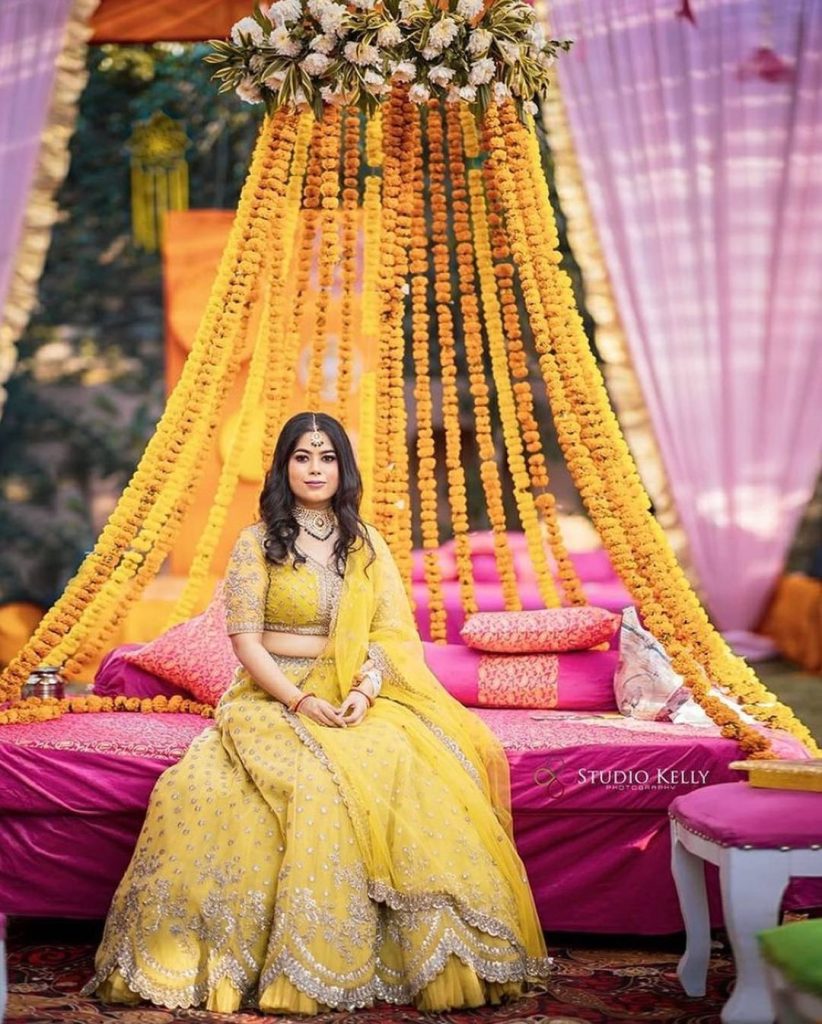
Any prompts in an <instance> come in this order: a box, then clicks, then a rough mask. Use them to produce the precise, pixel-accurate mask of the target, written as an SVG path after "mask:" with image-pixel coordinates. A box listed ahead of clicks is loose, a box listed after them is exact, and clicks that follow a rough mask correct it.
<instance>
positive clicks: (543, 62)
mask: <svg viewBox="0 0 822 1024" xmlns="http://www.w3.org/2000/svg"><path fill="white" fill-rule="evenodd" d="M537 63H538V64H539V66H540V67H541V68H550V67H551V66H552V65H553V64H555V63H556V57H555V56H554V55H553V53H546V52H545V51H544V50H543V52H542V53H540V55H539V56H538V57H537Z"/></svg>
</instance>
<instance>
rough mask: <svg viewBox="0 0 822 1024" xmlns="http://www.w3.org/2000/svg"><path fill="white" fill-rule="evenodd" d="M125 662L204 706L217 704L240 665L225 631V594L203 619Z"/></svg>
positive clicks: (171, 631) (169, 632) (174, 631)
mask: <svg viewBox="0 0 822 1024" xmlns="http://www.w3.org/2000/svg"><path fill="white" fill-rule="evenodd" d="M125 660H126V661H129V662H131V663H132V664H133V665H137V666H139V667H140V668H142V669H145V671H146V672H151V673H152V674H153V675H155V676H160V677H161V678H162V679H166V680H168V682H170V683H174V685H175V686H179V687H182V689H184V690H187V691H188V692H189V693H190V694H191V695H192V696H193V697H194V698H195V699H196V700H199V701H201V702H202V703H203V704H216V703H217V701H218V700H219V699H220V697H222V695H223V693H224V692H225V691H226V690H227V689H228V687H229V686H230V685H231V681H232V679H233V677H234V671H235V669H236V668H237V666H238V665H239V662H238V661H237V659H236V658H235V657H234V649H233V648H232V646H231V641H230V640H229V638H228V634H227V633H226V630H225V603H224V601H223V597H222V593H218V594H217V596H216V597H215V598H214V600H213V601H212V602H211V604H210V605H209V606H208V608H206V610H205V611H204V612H203V613H202V614H201V615H196V616H195V617H194V618H193V619H188V620H187V621H186V622H181V623H180V624H179V625H178V626H172V627H171V629H168V630H166V632H165V633H161V634H160V636H158V637H157V639H156V640H152V641H151V643H149V644H146V645H145V646H144V647H141V648H140V649H139V650H138V651H132V652H130V653H129V654H126V655H125Z"/></svg>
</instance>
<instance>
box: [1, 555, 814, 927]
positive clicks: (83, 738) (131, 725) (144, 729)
mask: <svg viewBox="0 0 822 1024" xmlns="http://www.w3.org/2000/svg"><path fill="white" fill-rule="evenodd" d="M513 540H514V547H515V560H516V562H517V573H518V585H519V590H520V594H521V597H522V602H523V607H524V608H539V607H542V602H541V600H540V596H539V593H538V591H537V588H536V585H535V584H534V582H533V580H532V579H529V569H530V566H529V563H528V560H527V557H525V556H524V555H523V540H522V538H521V537H519V538H517V537H516V536H515V537H514V538H513ZM449 554H452V552H449V548H448V545H444V548H443V558H444V560H445V561H446V563H447V560H448V557H449ZM574 558H575V561H576V562H577V567H578V569H579V571H580V576H581V577H582V578H583V579H584V580H585V585H586V592H587V594H588V597H589V600H590V601H591V603H592V604H595V605H599V606H600V607H606V608H609V609H610V610H613V611H619V610H620V609H622V608H624V607H625V606H626V605H628V604H629V603H630V598H629V596H628V594H627V592H626V591H625V590H624V588H623V587H622V585H621V584H620V583H619V581H618V580H617V579H616V577H615V575H614V573H613V570H612V569H611V567H610V564H609V563H608V560H607V557H605V555H604V552H601V551H600V552H590V553H585V554H581V555H580V554H577V555H574ZM418 561H419V560H418ZM473 561H474V566H473V568H474V575H475V578H476V579H477V585H476V593H477V599H478V604H479V606H480V609H481V610H488V611H491V610H497V609H500V608H502V599H501V594H500V588H499V580H498V577H497V574H496V568H495V565H494V562H493V556H492V554H491V552H490V550H489V547H488V543H487V537H486V538H482V537H479V538H478V539H477V543H476V544H475V549H474V558H473ZM452 568H453V566H452ZM446 569H447V564H446ZM421 575H422V573H421V564H418V565H417V566H416V572H415V576H416V582H415V584H414V596H415V599H416V604H417V609H416V610H417V619H418V624H419V627H420V631H421V634H422V636H423V638H427V637H428V635H429V634H428V613H427V596H428V595H427V588H426V587H425V584H424V583H423V582H422V580H421ZM446 575H447V574H446ZM454 575H455V573H454ZM443 587H444V596H445V605H446V614H447V632H448V640H449V643H454V642H455V641H456V642H458V641H459V629H460V627H461V626H462V623H463V618H464V616H463V612H462V608H461V606H460V601H459V593H458V588H459V585H458V583H457V582H456V580H455V579H453V578H452V579H447V578H446V579H445V581H444V584H443ZM127 650H128V648H123V649H122V652H114V653H113V654H112V656H111V657H112V659H115V660H116V659H118V658H122V657H123V654H124V652H126V651H127ZM442 652H443V649H442V648H435V647H434V645H428V644H426V658H427V660H428V662H429V666H430V667H431V669H432V671H433V672H434V673H435V674H436V675H438V676H439V677H440V679H441V680H442V681H443V683H444V684H445V685H446V686H447V687H448V689H449V690H451V692H452V693H453V694H454V695H455V696H456V697H457V698H458V699H460V700H462V701H463V703H466V704H468V705H473V704H476V703H477V701H476V699H475V697H476V683H475V682H474V683H473V684H472V683H471V682H470V680H472V679H475V677H476V666H475V665H474V664H473V663H472V660H473V659H476V658H477V657H478V655H477V652H474V651H469V650H468V649H467V648H464V647H461V648H459V649H457V648H453V647H451V648H449V649H448V651H447V652H446V654H447V657H446V661H445V662H442V661H441V660H440V659H441V657H442V656H443V653H442ZM563 657H564V656H561V660H562V658H563ZM616 658H617V653H616V651H615V650H611V651H608V652H600V653H594V652H586V653H581V654H571V655H569V656H567V660H565V661H563V662H562V666H561V670H560V683H559V685H558V693H559V696H560V697H561V700H559V701H558V706H559V707H563V708H565V710H563V711H559V710H550V711H542V710H540V711H531V710H512V709H488V708H482V709H479V710H478V711H477V713H478V714H480V715H481V716H482V717H483V718H484V719H485V721H486V722H487V723H488V725H489V726H490V727H491V728H492V729H493V730H494V732H495V733H496V734H497V735H498V736H499V738H500V740H501V741H502V743H503V745H504V747H505V749H506V751H507V754H508V759H509V762H510V765H511V783H512V802H513V810H514V828H515V833H516V839H517V844H518V847H519V850H520V853H521V855H522V857H523V860H524V862H525V865H526V868H527V870H528V874H529V877H530V880H531V884H532V886H533V889H534V895H535V897H536V901H537V906H538V909H539V913H540V919H541V921H542V923H543V926H544V927H545V929H546V930H547V931H548V932H549V933H551V932H557V931H585V932H592V933H606V932H608V933H633V934H645V935H653V934H665V933H671V932H676V931H680V930H681V929H682V927H683V925H682V919H681V917H680V913H679V909H678V904H677V899H676V894H675V891H674V886H673V881H672V878H671V873H670V868H669V857H670V846H669V832H668V817H667V810H668V805H669V803H670V802H671V800H673V798H674V797H675V796H678V795H679V794H681V793H685V792H687V791H689V790H691V789H694V788H696V787H699V786H702V785H706V784H713V783H719V782H729V781H736V779H737V778H738V776H737V774H736V773H735V772H732V771H731V770H730V769H729V768H728V767H727V766H728V764H729V763H730V762H731V761H733V760H736V759H737V758H739V757H740V750H739V748H738V747H737V745H736V744H735V743H733V742H732V741H730V740H726V739H723V738H722V737H721V736H720V735H719V730H718V729H717V728H715V727H713V726H709V727H706V728H702V727H700V728H695V727H686V726H681V725H673V724H670V723H655V722H654V723H649V722H639V721H636V720H634V719H627V718H623V717H622V716H621V715H620V714H619V713H618V711H617V709H616V703H615V702H614V698H613V686H612V682H611V680H612V678H613V670H614V667H615V662H616ZM118 664H119V662H118ZM130 672H131V675H130V676H129V682H128V685H129V686H130V687H131V689H126V690H124V689H123V688H122V679H121V678H120V676H119V675H118V671H117V670H114V671H112V665H108V666H106V665H105V664H104V666H101V670H100V673H99V674H98V685H97V686H96V691H97V692H98V693H101V694H103V695H106V694H108V695H113V694H115V693H119V692H128V693H130V694H132V695H137V696H147V695H151V694H154V693H157V692H162V693H165V694H166V695H171V694H173V693H174V692H179V691H177V690H175V688H174V687H172V686H170V685H169V684H167V683H163V681H161V680H158V679H156V677H154V676H152V675H150V674H148V673H143V675H142V676H140V675H139V673H138V674H137V675H135V674H134V667H133V666H132V667H131V668H130ZM466 679H467V680H469V682H467V683H466V682H463V681H461V680H466ZM472 685H473V690H472ZM563 689H564V692H563ZM209 727H210V723H209V722H208V721H206V720H204V719H199V718H194V717H192V716H186V715H170V714H163V715H157V714H148V715H144V714H116V713H112V714H94V715H70V716H65V717H63V718H61V719H59V720H57V721H55V722H45V723H39V724H33V725H23V726H6V727H4V728H3V729H0V913H4V912H5V913H7V914H10V915H19V916H66V917H85V918H96V917H103V916H104V915H105V913H106V910H107V909H108V903H109V900H110V898H111V895H112V893H113V891H114V888H115V886H116V884H117V882H118V880H119V878H120V876H121V874H122V872H123V870H124V868H125V866H126V864H127V862H128V859H129V857H130V854H131V850H132V848H133V846H134V843H135V841H136V838H137V834H138V832H139V829H140V826H141V823H142V820H143V816H144V813H145V808H146V804H147V801H148V797H149V794H150V792H151V789H152V787H153V785H154V783H155V781H156V779H157V776H158V775H159V774H160V772H161V771H162V770H163V769H164V768H165V767H167V766H168V765H170V764H172V763H174V761H176V760H177V759H179V757H180V756H181V755H182V754H183V753H184V751H185V749H186V748H187V746H188V744H189V743H190V742H191V740H192V739H193V738H194V737H195V736H196V735H198V734H199V732H200V731H201V730H202V729H204V728H209ZM777 743H778V745H779V749H780V751H781V752H782V753H783V755H784V756H793V757H802V756H807V755H805V753H804V751H803V749H802V748H801V747H800V746H799V744H798V743H797V742H796V741H794V740H792V739H790V738H789V737H787V738H786V737H781V738H779V739H778V740H777ZM742 784H744V783H740V785H742ZM709 881H713V882H714V884H713V885H712V886H711V897H712V917H713V921H714V923H715V924H719V923H721V910H720V908H719V901H718V899H717V891H718V889H717V886H716V884H715V880H709ZM787 903H788V905H789V906H809V905H822V884H820V883H819V882H818V881H817V882H815V883H814V882H810V881H805V882H802V883H797V884H795V885H794V886H792V888H791V889H790V890H789V892H788V896H787Z"/></svg>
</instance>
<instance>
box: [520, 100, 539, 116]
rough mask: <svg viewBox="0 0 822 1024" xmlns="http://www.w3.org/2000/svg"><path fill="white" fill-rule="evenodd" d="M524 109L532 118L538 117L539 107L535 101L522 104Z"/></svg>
mask: <svg viewBox="0 0 822 1024" xmlns="http://www.w3.org/2000/svg"><path fill="white" fill-rule="evenodd" d="M522 109H523V110H524V111H525V113H526V114H531V116H532V117H536V116H537V114H538V113H539V107H538V106H537V105H536V103H534V101H533V100H526V101H525V102H524V103H523V104H522Z"/></svg>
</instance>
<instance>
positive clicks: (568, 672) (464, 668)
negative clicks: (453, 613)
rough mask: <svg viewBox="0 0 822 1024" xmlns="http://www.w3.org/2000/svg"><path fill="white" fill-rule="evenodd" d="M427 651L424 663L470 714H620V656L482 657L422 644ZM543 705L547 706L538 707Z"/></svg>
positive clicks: (445, 646) (452, 647)
mask: <svg viewBox="0 0 822 1024" xmlns="http://www.w3.org/2000/svg"><path fill="white" fill-rule="evenodd" d="M422 646H423V651H424V653H425V661H426V663H427V665H428V667H429V668H430V669H431V671H432V672H433V673H434V675H435V676H436V677H437V679H439V681H440V682H441V683H442V685H443V686H444V687H445V689H446V690H448V692H449V693H450V694H451V696H452V697H456V699H457V700H458V701H459V702H460V703H461V704H464V705H465V706H466V707H469V708H476V707H483V706H486V707H508V708H531V707H552V708H556V709H557V710H558V711H560V710H563V711H616V710H617V705H616V700H615V699H614V671H615V669H616V665H617V658H618V653H617V651H571V652H569V653H568V654H558V655H555V654H483V653H482V652H480V651H472V650H471V648H470V647H465V646H464V645H463V644H432V643H427V642H423V645H422ZM498 669H499V676H497V670H498ZM555 672H556V678H554V673H555ZM542 700H545V701H546V703H545V704H542V703H539V704H537V703H536V702H537V701H542ZM548 701H553V703H547V702H548Z"/></svg>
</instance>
